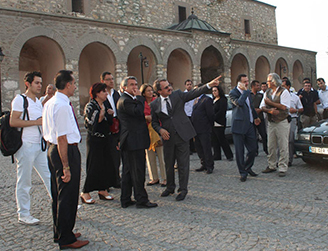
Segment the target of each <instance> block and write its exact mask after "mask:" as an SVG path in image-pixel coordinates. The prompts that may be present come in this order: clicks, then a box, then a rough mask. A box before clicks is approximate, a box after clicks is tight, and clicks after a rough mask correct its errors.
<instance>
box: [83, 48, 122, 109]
mask: <svg viewBox="0 0 328 251" xmlns="http://www.w3.org/2000/svg"><path fill="white" fill-rule="evenodd" d="M115 65H116V59H115V56H114V53H113V51H112V50H111V49H110V48H109V47H108V46H107V45H106V44H103V43H101V42H92V43H89V44H87V45H86V46H85V47H84V48H83V50H82V51H81V54H80V57H79V98H80V112H81V113H80V114H83V109H84V106H85V104H86V103H87V102H88V101H89V98H90V96H89V89H90V87H91V85H92V84H94V83H96V82H100V74H101V73H103V72H105V71H109V72H111V73H112V74H113V76H115Z"/></svg>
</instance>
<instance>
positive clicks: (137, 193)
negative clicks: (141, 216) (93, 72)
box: [117, 76, 157, 208]
mask: <svg viewBox="0 0 328 251" xmlns="http://www.w3.org/2000/svg"><path fill="white" fill-rule="evenodd" d="M121 89H123V90H124V92H123V94H122V96H121V97H120V99H119V100H118V102H117V113H118V118H119V119H120V124H121V132H120V148H121V150H122V160H123V171H122V183H121V206H122V207H123V208H126V207H128V206H131V205H133V204H135V202H134V201H132V200H131V195H132V187H133V190H134V198H135V199H136V201H137V202H136V204H137V205H136V206H137V207H138V208H151V207H157V204H156V203H151V202H150V201H149V200H148V194H147V192H146V189H145V174H146V156H145V149H147V148H148V147H149V144H150V139H149V132H148V127H147V124H146V120H145V115H144V104H145V99H144V97H142V96H141V93H140V90H139V89H138V83H137V79H136V78H135V77H132V76H130V77H126V78H124V79H123V81H122V83H121Z"/></svg>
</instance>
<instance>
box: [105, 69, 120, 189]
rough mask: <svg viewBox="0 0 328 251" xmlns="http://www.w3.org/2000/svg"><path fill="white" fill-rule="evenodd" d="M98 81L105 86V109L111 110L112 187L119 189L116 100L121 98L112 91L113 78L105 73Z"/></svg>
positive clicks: (108, 73)
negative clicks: (113, 176)
mask: <svg viewBox="0 0 328 251" xmlns="http://www.w3.org/2000/svg"><path fill="white" fill-rule="evenodd" d="M100 81H101V82H102V83H104V84H106V85H107V92H108V95H107V100H106V101H105V102H104V105H105V106H106V107H109V108H110V109H112V110H113V112H114V114H113V125H112V126H111V129H112V130H111V135H110V136H109V138H108V140H109V144H110V153H109V154H110V155H111V157H112V158H113V162H114V168H115V171H116V181H117V182H116V183H117V184H116V185H115V186H114V187H116V188H119V187H121V178H120V164H121V152H120V151H119V149H118V142H119V139H120V134H119V132H120V131H119V126H118V125H119V121H118V118H117V111H116V105H117V102H118V99H119V98H120V97H121V96H120V94H119V93H118V92H117V91H116V90H114V77H113V75H112V74H111V73H110V72H108V71H105V72H103V73H102V74H101V76H100Z"/></svg>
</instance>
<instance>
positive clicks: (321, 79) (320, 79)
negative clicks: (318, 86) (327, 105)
mask: <svg viewBox="0 0 328 251" xmlns="http://www.w3.org/2000/svg"><path fill="white" fill-rule="evenodd" d="M319 81H322V82H324V83H326V82H325V80H324V79H323V78H318V79H317V82H319Z"/></svg>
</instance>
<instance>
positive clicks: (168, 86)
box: [163, 84, 171, 90]
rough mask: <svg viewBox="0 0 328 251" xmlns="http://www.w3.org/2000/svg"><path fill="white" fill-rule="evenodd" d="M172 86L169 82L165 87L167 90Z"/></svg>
mask: <svg viewBox="0 0 328 251" xmlns="http://www.w3.org/2000/svg"><path fill="white" fill-rule="evenodd" d="M170 87H171V85H170V84H168V85H167V86H165V87H164V88H163V89H165V90H167V89H169V88H170Z"/></svg>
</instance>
